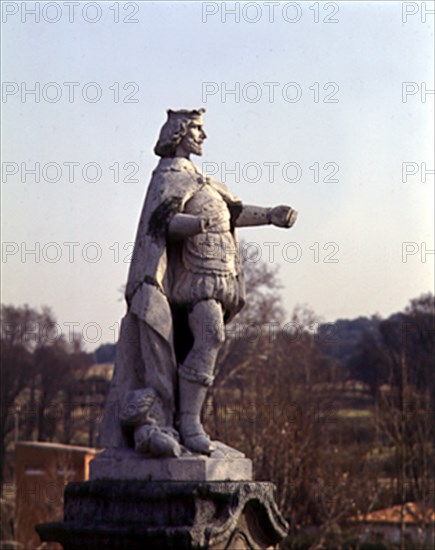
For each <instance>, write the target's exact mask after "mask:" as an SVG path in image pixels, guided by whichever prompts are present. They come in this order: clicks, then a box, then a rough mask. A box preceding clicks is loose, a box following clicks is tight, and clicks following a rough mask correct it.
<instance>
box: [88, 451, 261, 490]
mask: <svg viewBox="0 0 435 550" xmlns="http://www.w3.org/2000/svg"><path fill="white" fill-rule="evenodd" d="M216 447H217V449H216V451H214V452H213V453H212V454H211V456H210V457H208V456H205V455H200V454H192V453H190V452H188V451H187V452H186V451H185V452H184V453H183V455H182V456H180V457H179V458H145V457H143V456H142V455H141V454H139V453H136V452H134V451H132V450H129V449H108V450H107V451H105V452H103V453H101V454H100V455H99V456H98V457H97V458H95V459H94V460H92V461H91V462H90V465H89V468H90V479H91V480H96V479H115V480H128V479H131V480H133V479H138V480H144V481H171V480H173V481H251V480H252V461H251V460H249V459H247V458H245V455H244V454H243V453H241V452H239V451H237V450H235V449H231V447H227V446H226V445H224V444H222V443H219V442H216Z"/></svg>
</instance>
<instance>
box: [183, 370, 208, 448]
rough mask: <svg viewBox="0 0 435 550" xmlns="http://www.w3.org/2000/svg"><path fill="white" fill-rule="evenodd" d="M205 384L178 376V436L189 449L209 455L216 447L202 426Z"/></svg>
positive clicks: (205, 392)
mask: <svg viewBox="0 0 435 550" xmlns="http://www.w3.org/2000/svg"><path fill="white" fill-rule="evenodd" d="M206 394H207V386H204V385H202V384H201V383H199V382H196V381H195V382H192V381H191V380H186V379H185V378H181V377H180V436H181V442H182V443H183V445H185V446H186V447H187V448H188V449H189V450H190V451H193V452H194V453H201V454H205V455H209V454H210V453H211V452H212V451H214V450H215V449H216V446H215V445H214V444H213V443H212V442H211V441H210V439H209V437H208V435H207V434H206V433H205V431H204V428H203V427H202V424H201V420H200V415H201V409H202V405H203V403H204V401H205V396H206Z"/></svg>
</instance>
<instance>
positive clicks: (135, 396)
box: [100, 109, 297, 457]
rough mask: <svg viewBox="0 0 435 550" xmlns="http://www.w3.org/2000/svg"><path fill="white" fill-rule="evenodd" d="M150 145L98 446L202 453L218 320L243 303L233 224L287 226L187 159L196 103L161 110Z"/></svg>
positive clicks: (196, 134)
mask: <svg viewBox="0 0 435 550" xmlns="http://www.w3.org/2000/svg"><path fill="white" fill-rule="evenodd" d="M167 114H168V118H167V121H166V122H165V124H164V125H163V127H162V129H161V131H160V136H159V139H158V141H157V144H156V146H155V148H154V152H155V153H156V154H157V155H158V156H160V157H161V160H160V162H159V164H158V165H157V167H156V169H155V170H154V172H153V175H152V179H151V182H150V185H149V188H148V191H147V195H146V199H145V204H144V207H143V210H142V214H141V217H140V222H139V227H138V231H137V236H136V241H135V247H134V251H133V256H132V262H131V266H130V272H129V276H128V282H127V288H126V300H127V305H128V311H127V313H126V315H125V317H124V319H123V321H122V324H121V331H120V337H119V342H118V349H117V357H116V364H115V372H114V377H113V380H112V384H111V389H110V392H109V396H108V400H107V404H106V410H105V414H104V418H103V422H102V427H101V431H100V444H101V445H102V446H104V447H112V448H113V447H115V448H120V447H121V448H135V449H136V451H138V452H140V453H143V454H144V456H151V457H177V456H180V454H182V452H183V450H184V449H187V450H188V452H189V451H190V452H193V453H199V454H204V455H210V454H211V453H212V452H213V451H214V450H215V448H216V443H214V442H212V441H211V440H210V438H209V436H208V435H207V434H206V433H205V431H204V429H203V427H202V425H201V420H200V415H201V409H202V406H203V403H204V400H205V397H206V393H207V389H208V387H209V386H210V385H211V384H212V383H213V373H214V368H215V362H216V357H217V354H218V351H219V348H220V347H221V345H222V343H223V342H224V338H225V332H224V325H225V323H227V322H228V321H230V320H231V319H232V318H233V317H234V316H235V315H236V314H237V312H238V311H240V309H241V308H242V307H243V305H244V301H245V294H244V284H243V273H242V269H241V263H240V258H239V251H238V246H237V240H236V234H235V229H236V228H237V227H246V226H254V225H265V224H273V225H275V226H278V227H284V228H289V227H291V226H292V225H293V224H294V222H295V221H296V216H297V213H296V212H295V210H293V209H292V208H290V207H288V206H277V207H275V208H265V207H257V206H248V205H245V204H243V203H242V202H241V200H240V199H239V198H237V197H235V196H234V195H232V194H231V193H230V192H229V191H228V189H227V187H226V186H225V184H223V183H221V182H218V181H216V180H214V179H213V178H211V177H208V176H206V175H204V174H203V173H202V172H201V170H199V168H198V167H196V166H195V165H194V164H193V162H192V161H191V160H190V156H191V155H192V154H193V155H201V154H202V143H203V141H204V139H205V138H206V137H207V136H206V134H205V132H204V129H203V114H204V109H199V110H194V111H188V110H179V111H171V110H168V111H167Z"/></svg>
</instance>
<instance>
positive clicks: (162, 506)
mask: <svg viewBox="0 0 435 550" xmlns="http://www.w3.org/2000/svg"><path fill="white" fill-rule="evenodd" d="M36 529H37V531H38V533H39V535H40V537H41V540H42V541H47V542H53V541H56V542H60V543H61V544H62V546H63V548H64V550H86V549H89V550H90V549H92V550H96V549H100V548H101V549H103V548H104V549H105V550H106V549H108V550H115V549H116V550H121V549H125V550H136V549H137V550H138V549H141V550H143V549H145V548H146V549H147V550H153V549H159V550H160V549H163V550H170V549H173V550H183V549H193V548H195V549H214V550H224V549H227V550H236V549H254V548H255V549H260V548H273V547H274V546H275V545H276V544H277V543H278V542H279V541H280V540H281V539H282V538H283V537H285V535H286V532H287V524H286V522H285V521H284V519H283V518H282V516H281V514H280V513H279V511H278V509H277V507H276V504H275V500H274V486H273V485H272V484H271V483H266V482H253V481H208V482H202V481H139V480H113V479H110V480H109V479H97V480H93V481H88V482H76V483H70V484H68V485H67V487H66V489H65V515H64V521H63V522H59V523H46V524H42V525H38V526H37V527H36Z"/></svg>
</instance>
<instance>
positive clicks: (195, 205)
mask: <svg viewBox="0 0 435 550" xmlns="http://www.w3.org/2000/svg"><path fill="white" fill-rule="evenodd" d="M184 213H185V214H190V215H194V216H200V217H201V218H205V219H206V220H207V221H208V224H209V225H208V228H207V230H206V232H204V233H199V234H196V235H192V236H190V237H187V238H186V239H185V240H184V243H183V250H182V269H181V270H180V271H179V272H177V277H176V280H175V282H174V286H173V289H172V301H173V303H175V304H177V305H194V304H195V303H196V302H198V301H201V300H209V299H215V300H217V301H219V302H220V303H221V304H222V305H223V307H224V309H231V308H232V307H234V306H235V305H236V304H237V302H238V299H239V292H238V274H239V255H238V248H237V245H236V242H235V240H234V237H233V235H232V233H231V224H230V217H231V216H230V212H229V209H228V205H227V204H226V202H225V201H224V199H223V198H222V196H221V195H220V193H218V191H216V190H215V189H214V188H213V187H212V186H211V185H209V184H207V183H203V184H201V186H200V187H199V189H198V191H197V192H196V193H195V194H194V195H193V197H192V198H191V199H190V200H189V201H188V202H187V203H186V205H185V208H184Z"/></svg>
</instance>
